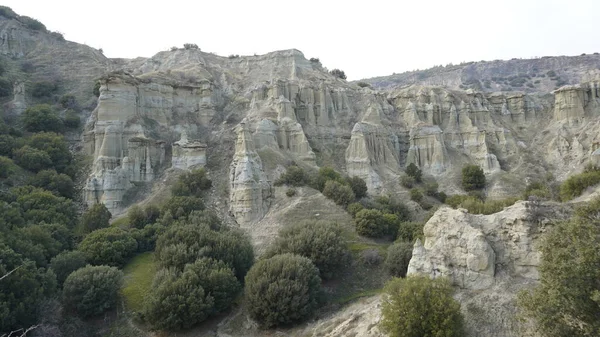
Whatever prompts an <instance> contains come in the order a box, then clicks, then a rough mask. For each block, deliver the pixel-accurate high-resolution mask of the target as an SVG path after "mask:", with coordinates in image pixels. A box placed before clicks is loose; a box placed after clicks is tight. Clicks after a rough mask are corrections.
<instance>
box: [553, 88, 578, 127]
mask: <svg viewBox="0 0 600 337" xmlns="http://www.w3.org/2000/svg"><path fill="white" fill-rule="evenodd" d="M584 115H585V111H584V91H583V90H582V88H581V87H580V86H578V85H577V86H564V87H562V88H560V89H558V90H556V91H554V119H555V120H557V121H560V120H567V121H569V122H570V123H575V124H576V123H578V122H579V121H580V119H581V118H583V117H584Z"/></svg>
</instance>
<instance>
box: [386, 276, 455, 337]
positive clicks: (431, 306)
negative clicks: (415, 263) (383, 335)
mask: <svg viewBox="0 0 600 337" xmlns="http://www.w3.org/2000/svg"><path fill="white" fill-rule="evenodd" d="M385 294H386V298H385V300H384V301H383V305H382V309H381V313H382V316H383V318H382V320H381V327H382V328H383V330H384V331H385V332H387V333H388V335H389V336H391V337H420V336H444V337H462V336H464V332H463V318H462V315H461V313H460V304H459V303H458V302H457V301H456V300H454V299H453V298H452V286H451V285H450V282H449V281H448V280H447V279H444V278H437V279H433V280H432V279H430V278H429V277H426V276H409V277H407V278H404V279H403V278H394V279H392V280H391V281H389V282H388V283H387V284H386V286H385Z"/></svg>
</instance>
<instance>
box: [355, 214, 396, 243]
mask: <svg viewBox="0 0 600 337" xmlns="http://www.w3.org/2000/svg"><path fill="white" fill-rule="evenodd" d="M354 224H355V226H356V232H358V234H359V235H363V236H368V237H375V238H377V237H382V236H384V235H385V234H386V233H387V232H388V228H387V226H386V221H385V219H384V218H383V213H381V211H379V210H376V209H363V210H362V211H360V212H358V213H356V217H355V218H354Z"/></svg>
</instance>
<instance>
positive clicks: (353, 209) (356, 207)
mask: <svg viewBox="0 0 600 337" xmlns="http://www.w3.org/2000/svg"><path fill="white" fill-rule="evenodd" d="M363 209H365V207H364V206H363V205H362V204H360V203H358V202H353V203H351V204H350V205H348V207H347V211H348V213H350V215H351V216H352V217H353V218H354V217H356V213H358V212H360V211H362V210H363Z"/></svg>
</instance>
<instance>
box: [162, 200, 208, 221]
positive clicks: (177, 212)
mask: <svg viewBox="0 0 600 337" xmlns="http://www.w3.org/2000/svg"><path fill="white" fill-rule="evenodd" d="M204 208H205V206H204V202H203V201H202V199H200V198H198V197H193V196H190V197H177V196H175V197H171V198H170V199H169V200H167V202H166V203H165V204H164V205H163V206H162V209H161V212H162V213H166V212H169V213H171V215H172V216H173V218H174V219H179V218H185V217H187V216H188V214H190V213H191V212H192V211H202V210H204Z"/></svg>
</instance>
